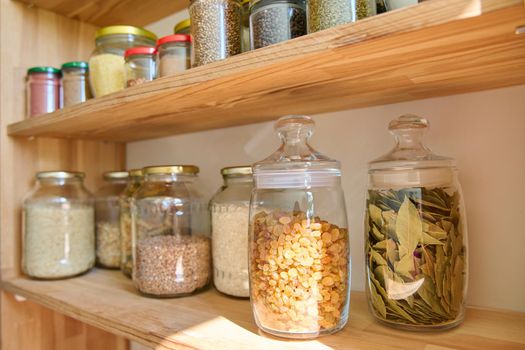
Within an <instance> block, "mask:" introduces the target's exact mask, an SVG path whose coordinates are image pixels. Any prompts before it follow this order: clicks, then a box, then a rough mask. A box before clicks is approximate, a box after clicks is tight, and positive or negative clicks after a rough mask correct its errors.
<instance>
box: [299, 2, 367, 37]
mask: <svg viewBox="0 0 525 350" xmlns="http://www.w3.org/2000/svg"><path fill="white" fill-rule="evenodd" d="M356 1H357V3H360V2H362V1H365V2H373V3H375V1H376V0H370V1H369V0H331V1H326V0H309V1H308V3H307V4H308V5H307V7H308V32H309V33H313V32H317V31H320V30H324V29H328V28H332V27H336V26H338V25H341V24H345V23H350V22H354V21H355V13H356Z"/></svg>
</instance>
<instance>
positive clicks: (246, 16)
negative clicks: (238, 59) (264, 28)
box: [241, 0, 250, 52]
mask: <svg viewBox="0 0 525 350" xmlns="http://www.w3.org/2000/svg"><path fill="white" fill-rule="evenodd" d="M241 7H242V18H241V25H242V33H241V35H242V52H246V51H250V0H241Z"/></svg>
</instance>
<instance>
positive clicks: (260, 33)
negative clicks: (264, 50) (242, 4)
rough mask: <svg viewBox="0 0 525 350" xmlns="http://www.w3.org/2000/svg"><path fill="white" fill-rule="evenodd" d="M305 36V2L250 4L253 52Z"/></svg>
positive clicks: (287, 0) (268, 0) (281, 0)
mask: <svg viewBox="0 0 525 350" xmlns="http://www.w3.org/2000/svg"><path fill="white" fill-rule="evenodd" d="M305 34H306V2H305V0H252V1H251V2H250V40H251V48H252V50H255V49H258V48H261V47H265V46H268V45H273V44H277V43H280V42H282V41H286V40H289V39H293V38H297V37H300V36H302V35H305Z"/></svg>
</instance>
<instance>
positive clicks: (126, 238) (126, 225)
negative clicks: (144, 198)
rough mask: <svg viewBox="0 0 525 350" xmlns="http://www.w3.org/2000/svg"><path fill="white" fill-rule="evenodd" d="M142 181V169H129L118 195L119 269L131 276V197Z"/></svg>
mask: <svg viewBox="0 0 525 350" xmlns="http://www.w3.org/2000/svg"><path fill="white" fill-rule="evenodd" d="M141 183H142V170H141V169H133V170H130V171H129V181H128V185H127V186H126V188H125V189H124V191H123V192H122V193H121V195H120V269H121V270H122V273H124V275H126V276H127V277H130V278H131V271H132V269H133V251H132V249H131V225H132V223H131V199H132V198H133V194H134V193H135V192H136V191H137V190H138V188H139V187H140V184H141Z"/></svg>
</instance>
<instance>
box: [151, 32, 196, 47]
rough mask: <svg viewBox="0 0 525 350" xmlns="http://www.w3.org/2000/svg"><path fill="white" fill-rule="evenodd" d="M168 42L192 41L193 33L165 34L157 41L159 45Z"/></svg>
mask: <svg viewBox="0 0 525 350" xmlns="http://www.w3.org/2000/svg"><path fill="white" fill-rule="evenodd" d="M166 43H191V35H187V34H171V35H168V36H164V37H162V38H160V39H159V41H157V47H159V46H160V45H163V44H166Z"/></svg>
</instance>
